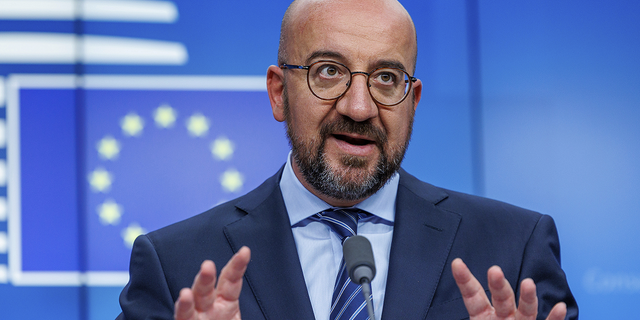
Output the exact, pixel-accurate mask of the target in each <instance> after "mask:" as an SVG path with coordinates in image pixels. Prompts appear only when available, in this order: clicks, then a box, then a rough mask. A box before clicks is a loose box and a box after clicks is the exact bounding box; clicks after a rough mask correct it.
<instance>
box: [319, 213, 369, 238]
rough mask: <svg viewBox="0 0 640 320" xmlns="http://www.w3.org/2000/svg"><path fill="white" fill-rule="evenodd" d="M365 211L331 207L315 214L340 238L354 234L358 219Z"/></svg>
mask: <svg viewBox="0 0 640 320" xmlns="http://www.w3.org/2000/svg"><path fill="white" fill-rule="evenodd" d="M365 215H367V213H366V212H365V211H363V210H360V209H356V208H347V209H340V208H331V209H327V210H325V211H322V212H320V213H317V214H316V217H317V218H318V219H319V220H320V222H322V223H324V224H326V225H327V226H329V227H330V228H331V230H333V232H335V233H336V234H338V236H340V240H342V242H344V240H345V239H346V238H348V237H351V236H355V235H356V233H357V230H358V219H360V218H362V217H364V216H365Z"/></svg>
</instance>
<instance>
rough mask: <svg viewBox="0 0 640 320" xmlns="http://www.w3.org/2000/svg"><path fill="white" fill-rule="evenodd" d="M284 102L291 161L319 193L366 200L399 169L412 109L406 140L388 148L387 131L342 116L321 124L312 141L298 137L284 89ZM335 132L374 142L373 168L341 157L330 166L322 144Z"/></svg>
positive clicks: (353, 158)
mask: <svg viewBox="0 0 640 320" xmlns="http://www.w3.org/2000/svg"><path fill="white" fill-rule="evenodd" d="M283 102H284V115H285V123H286V127H287V138H288V139H289V144H290V145H291V151H292V155H293V159H294V161H296V164H297V165H298V168H300V171H301V173H302V176H303V177H304V179H305V181H306V182H307V183H308V184H310V185H311V186H312V187H313V188H314V189H315V190H317V191H318V192H320V193H322V194H324V195H326V196H328V197H330V198H334V199H338V200H343V201H355V200H360V199H365V198H368V197H369V196H371V195H372V194H374V193H376V192H377V191H378V190H380V189H381V188H382V187H383V186H384V185H385V184H386V183H387V181H389V179H390V178H391V177H392V176H393V174H394V173H395V172H396V171H398V169H399V168H400V164H401V163H402V160H403V159H404V155H405V151H406V149H407V146H408V145H409V140H410V138H411V131H412V127H413V116H414V113H413V109H412V112H411V119H410V125H409V128H408V132H407V137H406V140H405V141H403V142H402V143H399V144H396V145H391V146H390V145H389V144H388V140H387V134H386V132H384V131H383V130H382V129H380V128H378V127H376V126H375V125H373V123H372V122H371V121H370V120H367V121H364V122H356V121H354V120H352V119H351V118H349V117H345V116H340V117H339V118H337V119H336V120H333V121H331V122H326V123H324V124H322V126H321V128H320V133H319V135H318V136H317V137H315V138H309V137H302V136H299V135H297V134H296V133H295V130H294V124H293V123H292V119H291V115H290V109H289V101H288V96H287V92H286V89H285V92H284V101H283ZM398 129H400V128H398ZM336 132H340V133H353V134H357V135H361V136H365V137H367V139H370V140H372V141H374V142H375V145H376V147H377V148H378V151H379V156H378V159H377V162H376V163H375V165H371V164H370V163H369V161H368V160H367V159H364V158H363V157H359V156H353V155H342V156H340V158H339V160H338V161H339V164H338V165H336V166H332V165H331V164H330V163H329V159H328V158H327V154H326V152H325V143H326V140H327V138H329V137H330V136H331V135H332V134H333V133H336Z"/></svg>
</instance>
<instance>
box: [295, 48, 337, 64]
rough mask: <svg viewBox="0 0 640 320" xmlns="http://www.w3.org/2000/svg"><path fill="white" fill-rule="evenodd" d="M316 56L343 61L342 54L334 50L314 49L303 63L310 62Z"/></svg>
mask: <svg viewBox="0 0 640 320" xmlns="http://www.w3.org/2000/svg"><path fill="white" fill-rule="evenodd" d="M317 58H332V59H336V60H342V61H344V56H343V55H342V54H340V53H338V52H335V51H315V52H313V53H312V54H311V55H310V56H309V57H308V58H307V60H306V61H305V64H307V65H308V64H310V63H311V62H312V61H313V60H315V59H317Z"/></svg>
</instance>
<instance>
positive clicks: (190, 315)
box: [173, 288, 196, 320]
mask: <svg viewBox="0 0 640 320" xmlns="http://www.w3.org/2000/svg"><path fill="white" fill-rule="evenodd" d="M173 317H174V319H175V320H195V319H196V310H195V303H194V302H193V292H192V291H191V289H189V288H184V289H182V290H180V295H179V296H178V300H176V304H175V311H174V313H173Z"/></svg>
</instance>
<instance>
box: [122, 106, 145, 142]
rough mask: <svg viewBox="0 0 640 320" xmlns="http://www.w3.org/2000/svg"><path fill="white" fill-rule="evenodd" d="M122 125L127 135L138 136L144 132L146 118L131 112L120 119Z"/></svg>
mask: <svg viewBox="0 0 640 320" xmlns="http://www.w3.org/2000/svg"><path fill="white" fill-rule="evenodd" d="M120 127H121V128H122V132H123V133H124V134H125V135H127V136H131V137H137V136H140V135H141V134H142V129H143V128H144V120H143V119H142V118H140V116H139V115H137V114H136V113H135V112H130V113H128V114H127V115H126V116H124V118H122V120H120Z"/></svg>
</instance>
